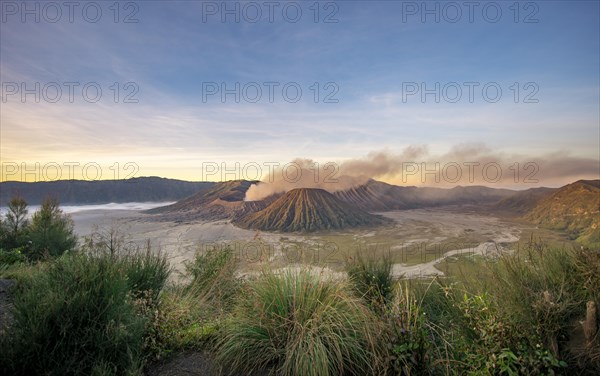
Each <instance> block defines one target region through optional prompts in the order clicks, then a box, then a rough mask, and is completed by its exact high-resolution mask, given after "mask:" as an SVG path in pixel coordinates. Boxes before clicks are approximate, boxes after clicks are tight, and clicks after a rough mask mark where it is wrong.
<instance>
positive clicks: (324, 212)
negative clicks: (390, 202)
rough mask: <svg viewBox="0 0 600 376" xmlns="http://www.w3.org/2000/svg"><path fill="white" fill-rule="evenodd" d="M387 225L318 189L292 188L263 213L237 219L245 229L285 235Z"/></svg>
mask: <svg viewBox="0 0 600 376" xmlns="http://www.w3.org/2000/svg"><path fill="white" fill-rule="evenodd" d="M386 222H387V220H386V219H384V218H382V217H379V216H376V215H373V214H369V213H367V212H365V211H363V210H361V209H358V208H356V207H354V206H353V205H350V204H349V203H347V202H344V201H342V200H340V199H339V198H337V197H336V196H334V195H333V194H331V193H329V192H327V191H326V190H324V189H319V188H296V189H292V190H291V191H288V192H287V193H285V194H284V195H283V196H281V197H279V198H278V199H276V200H275V201H273V202H272V203H271V204H270V205H269V206H267V207H266V208H264V209H263V210H260V211H257V212H254V213H251V214H248V215H246V216H244V217H241V218H239V219H236V220H234V224H236V225H237V226H239V227H242V228H249V229H257V230H264V231H282V232H313V231H322V230H334V229H336V230H339V229H346V228H353V227H358V226H375V225H381V224H384V223H386Z"/></svg>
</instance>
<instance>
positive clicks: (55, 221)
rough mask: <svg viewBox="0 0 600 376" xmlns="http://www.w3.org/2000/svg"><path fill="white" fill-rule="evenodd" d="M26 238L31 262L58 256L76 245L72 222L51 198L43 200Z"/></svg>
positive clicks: (34, 215)
mask: <svg viewBox="0 0 600 376" xmlns="http://www.w3.org/2000/svg"><path fill="white" fill-rule="evenodd" d="M27 238H28V239H29V242H30V243H29V248H30V249H29V252H30V253H29V255H28V256H29V258H30V259H32V260H39V259H42V258H46V257H56V256H60V255H62V254H63V253H64V252H66V251H70V250H72V249H74V248H75V246H76V245H77V237H76V236H75V234H74V233H73V221H72V220H71V218H70V217H69V216H68V215H66V214H63V212H62V210H61V209H60V208H59V207H58V202H57V201H56V200H54V199H51V198H48V199H46V200H44V202H42V206H41V207H40V210H39V211H37V212H35V213H34V214H33V217H32V219H31V225H30V226H29V227H28V229H27Z"/></svg>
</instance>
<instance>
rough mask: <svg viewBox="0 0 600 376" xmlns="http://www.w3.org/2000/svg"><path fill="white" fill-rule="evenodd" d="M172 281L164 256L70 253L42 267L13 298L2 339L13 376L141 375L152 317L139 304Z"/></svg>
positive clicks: (4, 363)
mask: <svg viewBox="0 0 600 376" xmlns="http://www.w3.org/2000/svg"><path fill="white" fill-rule="evenodd" d="M167 276H168V266H167V263H166V260H165V259H164V258H163V257H161V256H154V255H151V254H150V253H148V254H136V255H125V256H115V255H110V254H89V253H83V254H66V255H63V256H62V257H60V258H58V259H56V260H54V261H49V262H48V263H47V264H44V265H40V266H39V267H38V268H37V269H36V270H35V271H34V272H33V273H32V274H31V276H30V278H26V279H22V280H21V281H20V286H19V287H18V289H17V291H15V292H14V311H13V319H14V320H13V323H12V325H11V326H10V327H9V328H8V332H7V333H6V335H5V336H3V337H2V348H3V351H2V358H1V359H0V360H1V363H2V368H3V369H7V370H10V372H11V374H23V375H30V374H48V375H84V374H85V375H91V374H102V375H122V374H130V373H137V372H138V371H139V369H140V367H141V365H142V358H143V354H142V344H143V337H144V333H145V327H146V322H147V318H146V317H145V316H143V315H141V314H139V312H138V310H137V309H136V306H135V303H134V301H135V300H136V299H140V298H142V297H144V296H150V297H155V296H156V292H157V291H160V290H161V289H162V288H163V286H164V284H165V282H166V278H167Z"/></svg>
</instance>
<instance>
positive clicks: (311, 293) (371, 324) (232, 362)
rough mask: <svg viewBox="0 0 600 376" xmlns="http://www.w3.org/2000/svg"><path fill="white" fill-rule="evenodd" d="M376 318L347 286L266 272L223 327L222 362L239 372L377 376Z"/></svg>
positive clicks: (305, 275)
mask: <svg viewBox="0 0 600 376" xmlns="http://www.w3.org/2000/svg"><path fill="white" fill-rule="evenodd" d="M379 334H380V327H379V325H378V320H377V319H376V317H375V316H374V315H373V313H371V311H370V310H369V309H368V308H366V307H365V306H364V305H363V304H362V303H361V301H360V300H358V299H357V298H355V297H353V296H352V294H351V293H349V292H348V291H347V287H346V285H345V284H344V283H342V282H336V281H328V280H326V279H325V278H323V277H318V276H314V275H313V274H311V273H310V271H307V270H301V271H298V272H292V271H287V272H283V273H282V274H274V273H273V272H265V273H263V275H262V277H261V278H259V279H258V280H256V281H252V282H251V283H250V284H249V286H248V291H247V294H245V295H244V297H243V298H242V300H241V302H240V304H239V305H238V306H237V307H236V309H235V310H234V313H233V315H232V317H231V319H230V320H229V321H228V322H226V323H225V326H224V328H223V330H222V331H221V333H220V339H219V343H218V345H217V349H218V350H217V357H218V359H219V361H220V362H221V364H224V365H226V366H227V367H229V368H230V369H231V371H232V372H234V373H236V374H251V373H253V372H256V371H261V370H265V369H270V370H272V371H273V372H275V373H276V374H278V375H341V374H356V375H367V374H377V373H378V371H379V370H380V368H379V366H380V364H381V362H380V356H381V354H382V352H381V349H380V348H379V343H380V341H379V338H378V337H379Z"/></svg>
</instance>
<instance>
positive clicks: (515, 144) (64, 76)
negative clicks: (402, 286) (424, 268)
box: [0, 1, 600, 185]
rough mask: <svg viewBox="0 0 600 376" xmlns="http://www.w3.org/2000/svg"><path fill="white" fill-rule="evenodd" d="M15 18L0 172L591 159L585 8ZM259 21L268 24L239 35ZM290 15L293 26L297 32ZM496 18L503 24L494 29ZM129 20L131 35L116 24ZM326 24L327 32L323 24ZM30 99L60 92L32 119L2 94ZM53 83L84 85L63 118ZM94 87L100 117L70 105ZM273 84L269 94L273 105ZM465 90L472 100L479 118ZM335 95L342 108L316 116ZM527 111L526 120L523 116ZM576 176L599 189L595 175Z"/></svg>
mask: <svg viewBox="0 0 600 376" xmlns="http://www.w3.org/2000/svg"><path fill="white" fill-rule="evenodd" d="M9 3H11V4H16V5H17V10H16V11H15V9H14V8H12V7H11V6H8V7H7V6H6V5H5V4H3V9H2V11H3V14H2V17H3V18H2V23H1V24H0V27H1V29H0V31H1V35H0V42H1V43H0V53H1V56H0V64H1V69H2V70H1V72H0V78H1V81H2V83H3V87H2V96H3V102H2V103H1V104H0V105H1V106H2V110H1V113H0V121H1V124H0V125H1V128H0V136H1V141H0V142H1V147H2V151H1V155H0V157H1V159H2V162H4V163H5V162H9V163H17V164H19V165H20V164H21V163H36V162H40V163H42V164H43V163H48V162H56V163H58V164H62V163H63V162H66V161H80V162H81V163H82V164H83V163H86V162H90V161H95V162H98V163H99V164H100V165H102V166H109V165H111V164H112V163H113V162H119V163H121V164H122V163H125V162H135V163H136V164H137V165H139V167H140V168H139V172H138V173H137V174H138V175H140V176H141V175H160V176H165V177H174V178H183V179H189V180H199V178H200V177H199V169H200V168H201V164H202V162H207V161H210V162H217V163H222V162H223V163H235V162H240V163H242V164H243V163H247V162H250V161H253V162H258V163H263V162H265V161H279V162H282V163H285V162H287V161H290V160H292V159H294V158H298V157H302V158H311V159H314V160H317V161H321V162H328V161H336V162H342V161H345V160H348V159H352V158H363V157H364V156H366V155H367V154H368V153H370V152H373V151H385V152H388V153H391V154H397V155H399V154H401V153H402V152H403V150H405V149H406V148H407V147H410V146H411V145H426V147H427V149H428V151H429V152H428V156H427V158H428V160H433V159H435V158H438V157H439V158H442V156H446V158H447V157H448V155H449V153H450V151H451V150H454V149H456V148H457V145H458V147H460V145H479V146H480V147H481V148H485V149H486V150H488V154H489V155H492V154H494V155H498V156H499V158H503V160H504V161H505V162H508V161H509V160H510V158H512V156H519V158H521V159H519V161H521V160H528V159H540V160H544V159H547V158H550V157H548V156H555V157H556V156H557V155H558V156H560V158H562V159H561V162H564V159H568V161H571V159H572V160H573V161H574V162H573V163H579V161H581V160H582V159H585V160H587V162H589V161H592V162H594V161H598V160H599V159H600V155H599V150H600V144H599V143H600V130H599V127H600V125H599V124H600V119H599V113H600V108H599V101H600V92H599V90H600V77H599V67H600V41H599V35H600V26H599V22H600V21H599V19H600V15H599V14H600V9H599V2H597V1H544V2H542V1H538V2H520V3H518V7H517V8H518V10H519V13H518V15H516V14H515V11H516V8H515V7H514V2H502V1H498V2H491V4H490V2H478V4H479V5H478V6H477V7H475V8H474V11H473V22H470V21H469V15H468V8H466V7H465V6H464V5H463V4H464V3H463V2H456V3H452V4H457V6H458V7H459V8H460V9H461V11H462V15H461V16H460V17H458V15H457V14H456V13H454V10H455V8H452V5H451V6H449V5H448V3H447V2H435V1H432V2H427V5H426V7H428V9H434V12H435V9H436V8H435V7H438V8H437V9H439V12H438V15H439V17H440V20H439V22H436V20H435V16H436V15H435V14H428V15H426V18H425V19H424V20H423V19H422V18H421V17H422V15H423V11H424V9H422V8H421V9H418V7H421V6H422V5H421V4H423V3H422V2H402V1H368V2H367V1H338V2H335V3H333V4H332V3H331V2H320V3H317V4H318V7H319V15H318V22H315V18H314V17H315V10H314V5H313V2H296V3H292V4H291V5H290V4H287V5H286V2H277V4H278V5H277V6H276V7H275V10H274V13H273V15H274V20H273V22H270V21H269V20H268V8H267V7H265V5H264V2H262V1H261V2H250V3H248V2H227V3H224V2H200V1H146V2H129V3H128V2H122V3H120V4H119V15H118V21H119V22H116V23H115V22H114V16H115V12H114V9H113V8H110V7H111V6H112V4H113V2H101V1H98V2H95V3H94V4H93V5H94V6H93V7H92V8H90V9H91V10H90V9H88V11H89V12H88V16H89V15H90V14H91V16H90V17H92V18H93V17H94V16H95V14H94V12H93V11H94V10H95V9H96V7H98V8H100V9H101V10H102V16H101V17H99V20H98V22H96V23H91V22H88V21H86V19H85V18H84V17H83V14H82V9H81V7H83V5H84V4H86V3H85V2H81V4H82V5H81V7H79V8H76V9H75V11H74V19H73V22H69V20H68V16H67V13H68V12H67V9H66V8H64V6H61V5H60V4H61V3H60V2H59V3H58V4H59V6H60V7H62V9H61V11H62V17H61V18H60V20H59V21H58V22H56V23H51V22H48V21H47V19H52V18H55V16H56V14H55V12H54V9H52V8H47V9H46V10H45V11H44V9H43V8H44V5H45V3H43V2H42V3H39V2H38V3H36V2H30V3H27V4H26V5H23V2H9ZM130 3H131V4H130ZM36 4H39V5H38V6H39V7H40V8H39V9H40V10H39V14H40V22H35V21H36V20H35V19H34V15H31V14H28V15H26V16H25V17H26V18H25V22H22V18H21V17H22V16H23V14H22V13H23V9H24V8H23V7H25V8H26V9H34V13H35V12H36V10H35V9H36V8H35V6H36ZM224 4H225V5H224ZM414 5H416V6H417V9H415V8H413V6H414ZM214 6H216V8H214ZM27 7H29V8H27ZM222 7H228V9H235V7H239V9H240V13H239V17H240V20H239V22H235V19H234V15H227V16H226V17H225V20H224V21H225V22H222V21H223V20H222V18H221V17H222V16H223V12H222V10H223V8H222ZM257 7H258V8H259V9H260V10H261V12H262V13H263V14H262V15H263V18H261V19H258V20H257V22H250V21H251V19H252V18H254V15H255V13H254V10H255V9H256V8H257ZM284 7H286V9H287V10H288V13H287V16H288V19H286V18H285V17H286V15H285V14H283V13H282V11H283V8H284ZM311 7H312V8H311ZM484 7H485V8H486V9H487V13H486V14H483V13H482V12H483V8H484ZM511 7H512V8H511ZM297 8H300V9H301V10H302V15H301V16H299V17H298V18H299V20H298V22H291V19H292V18H294V17H295V15H296V13H295V10H296V9H297ZM215 9H216V12H214V10H215ZM497 9H500V10H501V12H502V14H501V15H500V16H498V21H497V22H491V21H493V18H495V17H496V13H495V12H496V10H497ZM244 10H245V11H246V12H248V13H244ZM132 11H134V12H135V14H134V16H133V17H134V18H135V19H137V20H138V22H137V23H125V22H123V18H124V16H125V15H127V14H129V13H131V12H132ZM211 11H213V12H211ZM444 11H445V12H446V13H444ZM44 12H46V13H44ZM332 12H333V16H332V17H333V19H335V20H337V22H335V23H326V22H323V21H324V17H325V16H326V15H329V14H331V13H332ZM213 13H216V14H213ZM486 17H487V18H486ZM515 17H517V19H518V21H519V22H515ZM450 18H457V19H458V21H457V22H455V23H453V22H449V19H450ZM525 20H528V21H533V20H537V22H524V21H525ZM36 82H39V83H40V85H41V87H42V88H43V87H44V85H46V84H48V83H52V82H55V83H58V84H59V85H61V86H62V87H63V93H62V97H61V99H60V100H58V101H56V102H55V103H50V102H49V101H47V100H44V96H43V95H42V96H41V100H40V103H36V102H35V100H34V96H33V95H29V96H26V97H25V101H23V100H22V99H21V96H20V94H21V93H20V92H19V93H16V94H10V93H9V91H10V90H11V88H12V89H14V87H13V86H11V85H12V84H14V83H17V84H18V85H21V84H22V83H25V84H26V86H27V87H28V88H33V87H34V85H35V83H36ZM65 82H76V83H79V84H80V86H78V89H75V96H74V100H73V103H70V102H69V100H68V95H67V92H66V89H65V86H64V83H65ZM89 82H94V83H96V84H97V85H99V86H100V87H101V89H102V94H103V95H102V97H101V99H100V100H99V101H97V102H96V103H88V102H87V101H86V100H84V98H83V97H82V95H81V94H80V93H79V89H80V88H81V87H82V86H83V85H84V84H86V83H89ZM114 82H117V83H118V84H119V87H120V89H119V90H120V97H119V103H114V97H113V93H114V90H111V89H110V87H111V85H112V84H113V83H114ZM127 82H133V83H134V86H135V87H136V88H138V89H139V90H138V92H137V93H136V94H135V95H134V97H133V98H134V99H137V100H138V103H123V95H124V94H127V93H130V92H131V90H133V89H132V86H130V87H129V89H126V88H125V87H124V85H125V84H126V83H127ZM269 82H275V83H278V86H276V87H275V96H274V101H273V103H270V102H269V100H268V95H267V86H265V83H269ZM465 82H474V83H476V85H478V86H475V91H474V100H473V103H470V102H469V100H468V91H467V90H468V87H467V86H465V85H464V83H465ZM515 82H516V83H518V87H519V94H520V95H519V101H518V102H519V103H514V93H515V88H516V87H515V86H512V85H513V84H514V83H515ZM207 83H217V85H219V86H220V85H221V84H222V83H224V84H225V85H226V87H227V88H230V89H231V88H234V87H235V84H236V83H239V85H240V90H242V88H243V87H244V85H248V84H249V83H252V84H251V85H250V86H247V88H248V90H250V91H248V93H249V94H248V95H249V97H253V96H254V91H253V90H254V86H252V85H255V84H256V85H258V86H260V87H261V88H262V97H261V98H260V100H258V101H256V102H255V103H252V101H248V100H245V99H244V97H243V96H242V98H241V100H240V103H236V102H235V100H234V95H228V96H226V97H225V101H222V100H221V98H220V95H218V94H217V95H207V96H205V98H204V99H205V100H203V90H204V91H205V90H206V88H207V86H206V85H212V84H207ZM286 83H287V84H289V83H292V84H293V85H294V86H299V87H300V88H301V89H302V96H301V98H300V99H299V100H298V102H295V103H288V102H287V101H286V100H285V99H284V97H283V96H282V94H281V88H282V87H283V86H284V85H285V84H286ZM315 83H317V84H318V87H319V90H318V91H319V103H315V100H314V92H315V90H316V89H315V88H316V86H313V85H314V84H315ZM411 83H416V84H417V85H418V87H420V85H421V84H424V85H425V88H429V89H433V88H435V87H436V86H435V85H436V83H438V84H439V85H440V91H441V88H443V87H444V85H448V84H449V83H457V84H458V85H459V86H460V88H461V90H462V94H463V96H462V97H461V99H460V100H458V101H456V102H454V101H452V100H447V99H448V98H450V99H452V98H454V92H453V91H452V90H454V89H453V86H452V85H453V84H452V85H451V86H448V87H449V90H450V91H448V92H447V93H446V94H448V95H447V96H443V95H442V96H441V98H440V101H439V103H436V101H435V98H434V95H433V94H430V95H427V96H426V97H425V100H424V101H423V100H422V98H421V95H420V93H416V94H415V95H407V94H406V89H407V86H406V85H410V84H411ZM489 83H492V84H493V85H494V87H495V86H499V87H500V88H501V90H502V95H501V97H499V100H498V101H497V102H495V103H489V102H488V101H486V100H485V99H486V98H484V97H483V94H482V92H481V88H482V87H483V86H484V85H486V84H489ZM528 83H529V86H527V87H526V86H525V85H527V84H528ZM327 84H329V86H326V85H327ZM7 85H8V86H7ZM511 87H512V89H511ZM311 88H312V89H311ZM19 89H20V87H19ZM492 89H493V88H492ZM52 90H53V89H52V88H50V92H52ZM219 90H220V89H219ZM403 90H404V94H403ZM293 91H294V89H293V88H292V92H293ZM334 91H335V95H334V96H333V97H332V98H333V99H337V103H323V99H324V97H325V96H326V95H327V94H331V93H333V92H334ZM492 92H493V90H492ZM534 92H535V93H534ZM288 93H289V92H288ZM440 94H442V93H440ZM527 94H532V99H536V100H537V101H538V103H523V101H524V98H525V96H526V95H527ZM223 102H224V103H223ZM450 154H451V153H450ZM475 157H476V156H474V158H475ZM515 158H516V157H515ZM556 158H559V157H556ZM569 158H571V159H569ZM568 161H567V162H568ZM586 166H590V164H587V165H586ZM591 166H592V167H593V166H594V164H593V163H592V164H591ZM551 168H552V166H551V165H548V166H546V169H551ZM578 171H579V170H578ZM578 173H579V175H581V176H582V177H592V178H593V177H597V169H596V170H595V171H594V170H593V169H592V171H590V170H589V169H583V171H579V172H578ZM594 173H596V174H594ZM594 175H596V176H594ZM541 176H544V175H543V174H542V175H541ZM574 177H575V176H567V177H565V178H564V179H565V180H566V181H568V180H572V179H573V178H574ZM386 178H387V180H388V181H392V182H394V181H395V178H394V176H387V177H386ZM559 180H560V179H559ZM557 181H558V180H557ZM560 182H562V181H560ZM553 183H554V180H552V181H550V180H549V181H548V184H553ZM541 184H542V185H543V184H544V181H542V182H541Z"/></svg>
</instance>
